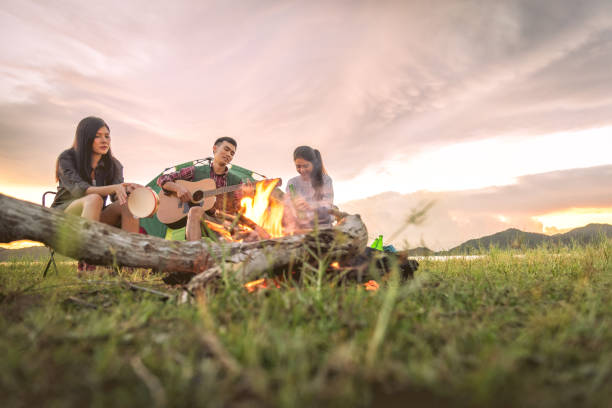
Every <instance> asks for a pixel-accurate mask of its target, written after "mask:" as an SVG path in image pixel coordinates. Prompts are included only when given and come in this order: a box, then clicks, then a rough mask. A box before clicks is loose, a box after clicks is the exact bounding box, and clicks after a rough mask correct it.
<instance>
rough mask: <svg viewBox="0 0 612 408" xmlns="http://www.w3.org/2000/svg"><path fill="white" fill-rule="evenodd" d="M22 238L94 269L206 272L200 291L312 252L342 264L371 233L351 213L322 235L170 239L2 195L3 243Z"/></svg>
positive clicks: (0, 233)
mask: <svg viewBox="0 0 612 408" xmlns="http://www.w3.org/2000/svg"><path fill="white" fill-rule="evenodd" d="M21 239H30V240H34V241H39V242H43V243H45V244H46V245H48V246H50V247H51V248H53V249H55V250H56V251H57V252H58V253H60V254H63V255H66V256H69V257H71V258H74V259H82V260H84V261H85V262H88V263H91V264H95V265H113V264H117V265H119V266H131V267H140V268H152V269H157V270H160V271H166V272H187V273H200V272H203V273H201V274H200V275H198V276H197V277H196V278H194V279H192V282H190V285H189V287H190V288H191V289H193V290H197V289H198V288H201V287H203V286H204V285H206V283H207V282H209V281H210V280H211V279H216V278H218V277H219V276H221V273H222V271H229V272H236V278H237V279H238V280H239V281H242V282H247V281H249V280H252V279H255V278H258V277H263V276H265V274H266V272H267V271H268V270H271V269H275V268H282V267H286V266H287V265H290V264H291V263H292V262H294V263H296V264H297V263H299V262H301V261H302V260H304V259H306V258H308V254H309V251H312V252H314V253H320V255H321V256H326V257H327V259H329V260H330V262H331V261H333V260H339V261H342V260H344V259H347V258H350V257H352V256H354V255H356V254H358V253H361V252H362V251H363V250H364V248H365V246H366V241H367V230H366V228H365V225H364V224H363V223H362V222H361V218H360V217H359V216H358V215H346V216H345V217H344V218H343V219H342V220H341V221H340V222H339V224H338V225H337V226H336V227H334V228H330V229H322V230H320V231H318V233H317V234H315V233H311V234H308V235H294V236H289V237H284V238H278V239H271V240H265V241H259V242H251V243H231V244H214V243H208V242H206V241H194V242H179V241H167V240H164V239H161V238H157V237H152V236H148V235H142V234H130V233H127V232H124V231H121V230H120V229H118V228H115V227H111V226H108V225H105V224H102V223H99V222H95V221H89V220H86V219H84V218H82V217H77V216H74V215H69V214H66V213H64V212H61V211H58V210H54V209H50V208H45V207H41V206H40V205H37V204H32V203H29V202H26V201H21V200H17V199H15V198H12V197H8V196H5V195H2V194H0V242H11V241H16V240H21Z"/></svg>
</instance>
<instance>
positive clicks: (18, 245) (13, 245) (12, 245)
mask: <svg viewBox="0 0 612 408" xmlns="http://www.w3.org/2000/svg"><path fill="white" fill-rule="evenodd" d="M38 246H45V244H43V243H42V242H36V241H28V240H25V239H24V240H21V241H13V242H9V243H8V244H2V243H0V248H2V249H22V248H30V247H38Z"/></svg>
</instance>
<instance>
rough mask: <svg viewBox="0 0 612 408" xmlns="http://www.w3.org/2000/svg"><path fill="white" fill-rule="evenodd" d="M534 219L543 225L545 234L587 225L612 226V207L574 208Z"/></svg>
mask: <svg viewBox="0 0 612 408" xmlns="http://www.w3.org/2000/svg"><path fill="white" fill-rule="evenodd" d="M533 218H534V219H535V220H537V221H539V222H541V223H542V231H543V232H544V233H556V232H559V231H565V230H568V229H573V228H578V227H582V226H585V225H587V224H612V207H610V208H572V209H570V210H567V211H560V212H554V213H550V214H544V215H538V216H534V217H533Z"/></svg>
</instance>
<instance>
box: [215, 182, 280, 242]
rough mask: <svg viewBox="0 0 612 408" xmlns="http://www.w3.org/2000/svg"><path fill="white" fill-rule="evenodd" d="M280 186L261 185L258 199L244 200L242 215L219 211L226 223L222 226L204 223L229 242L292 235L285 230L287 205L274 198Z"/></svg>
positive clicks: (271, 183)
mask: <svg viewBox="0 0 612 408" xmlns="http://www.w3.org/2000/svg"><path fill="white" fill-rule="evenodd" d="M278 183H279V180H278V179H274V180H263V181H260V182H258V183H257V184H256V185H255V194H254V196H253V197H244V198H243V199H242V200H241V201H240V213H239V214H238V215H231V214H228V213H225V212H223V211H217V215H218V218H220V219H223V220H224V221H223V223H222V224H219V223H216V222H214V221H211V220H205V221H203V222H204V223H205V224H206V227H207V228H208V229H210V230H211V231H214V232H215V233H217V234H218V235H219V236H220V237H222V238H223V239H224V240H226V241H229V242H243V241H258V240H262V239H269V238H281V237H283V236H286V235H290V234H286V233H285V231H284V230H283V214H284V210H285V208H284V204H283V202H282V200H280V199H278V198H274V197H273V195H272V193H273V191H274V189H275V188H276V186H277V185H278Z"/></svg>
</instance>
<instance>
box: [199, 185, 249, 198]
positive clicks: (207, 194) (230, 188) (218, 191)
mask: <svg viewBox="0 0 612 408" xmlns="http://www.w3.org/2000/svg"><path fill="white" fill-rule="evenodd" d="M241 188H242V184H236V185H233V186H225V187H219V188H216V189H214V190H209V191H203V193H204V197H212V196H216V195H219V194H225V193H231V192H232V191H236V190H240V189H241Z"/></svg>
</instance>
